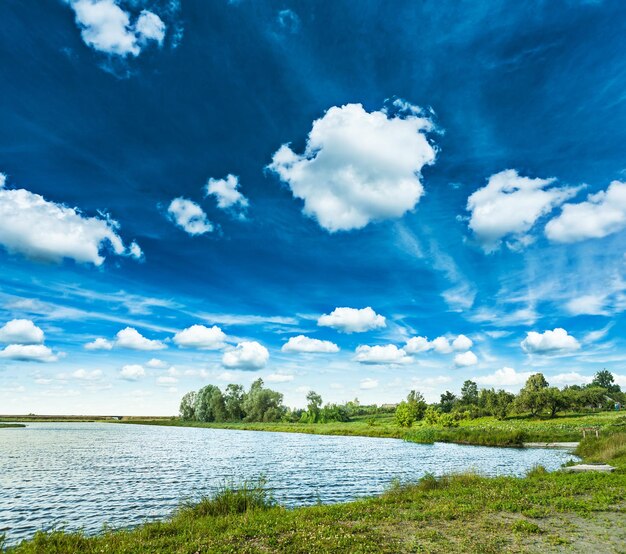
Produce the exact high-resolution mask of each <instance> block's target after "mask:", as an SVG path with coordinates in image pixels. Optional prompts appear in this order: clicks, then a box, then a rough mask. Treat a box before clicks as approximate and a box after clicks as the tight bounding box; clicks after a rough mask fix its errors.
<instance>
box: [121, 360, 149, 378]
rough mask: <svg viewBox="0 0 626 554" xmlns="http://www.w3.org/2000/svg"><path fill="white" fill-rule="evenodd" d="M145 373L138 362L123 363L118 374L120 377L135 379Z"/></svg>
mask: <svg viewBox="0 0 626 554" xmlns="http://www.w3.org/2000/svg"><path fill="white" fill-rule="evenodd" d="M145 374H146V370H145V369H144V368H143V366H140V365H138V364H130V365H125V366H124V367H123V368H122V371H120V375H121V376H122V378H123V379H126V380H128V381H136V380H137V379H139V377H144V376H145Z"/></svg>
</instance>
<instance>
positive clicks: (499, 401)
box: [487, 389, 515, 420]
mask: <svg viewBox="0 0 626 554" xmlns="http://www.w3.org/2000/svg"><path fill="white" fill-rule="evenodd" d="M514 400H515V395H514V394H511V393H510V392H506V391H504V390H499V391H498V392H495V391H494V390H493V389H491V391H490V394H488V396H487V409H488V410H489V411H490V412H491V415H493V416H494V417H495V418H496V419H499V420H502V419H506V416H507V415H508V414H509V411H510V409H511V407H512V405H513V401H514Z"/></svg>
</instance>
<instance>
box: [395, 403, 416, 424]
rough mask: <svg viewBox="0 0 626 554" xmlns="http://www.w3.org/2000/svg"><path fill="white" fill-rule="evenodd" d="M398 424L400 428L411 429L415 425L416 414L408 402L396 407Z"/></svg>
mask: <svg viewBox="0 0 626 554" xmlns="http://www.w3.org/2000/svg"><path fill="white" fill-rule="evenodd" d="M394 417H395V420H396V423H397V424H398V425H399V426H400V427H411V425H413V423H415V413H414V411H413V410H412V409H411V406H410V405H409V403H408V402H405V401H404V400H403V401H402V402H400V404H398V406H397V407H396V413H395V415H394Z"/></svg>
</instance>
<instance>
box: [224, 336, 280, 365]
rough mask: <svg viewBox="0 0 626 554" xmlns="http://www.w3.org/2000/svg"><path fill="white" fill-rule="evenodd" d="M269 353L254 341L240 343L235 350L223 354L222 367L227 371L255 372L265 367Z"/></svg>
mask: <svg viewBox="0 0 626 554" xmlns="http://www.w3.org/2000/svg"><path fill="white" fill-rule="evenodd" d="M269 357H270V353H269V352H268V350H267V348H265V346H263V345H262V344H259V343H258V342H256V341H244V342H240V343H239V344H238V345H237V347H236V348H234V349H233V350H229V351H228V352H224V355H223V356H222V365H223V366H224V367H227V368H229V369H243V370H255V369H261V368H263V367H265V365H266V364H267V361H268V360H269Z"/></svg>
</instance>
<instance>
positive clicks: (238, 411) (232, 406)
mask: <svg viewBox="0 0 626 554" xmlns="http://www.w3.org/2000/svg"><path fill="white" fill-rule="evenodd" d="M244 395H245V391H244V388H243V386H241V385H235V384H232V383H231V384H230V385H228V386H227V387H226V391H225V392H224V407H225V408H226V417H227V418H228V419H229V420H232V421H240V420H242V419H243V417H244V413H243V398H244Z"/></svg>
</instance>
